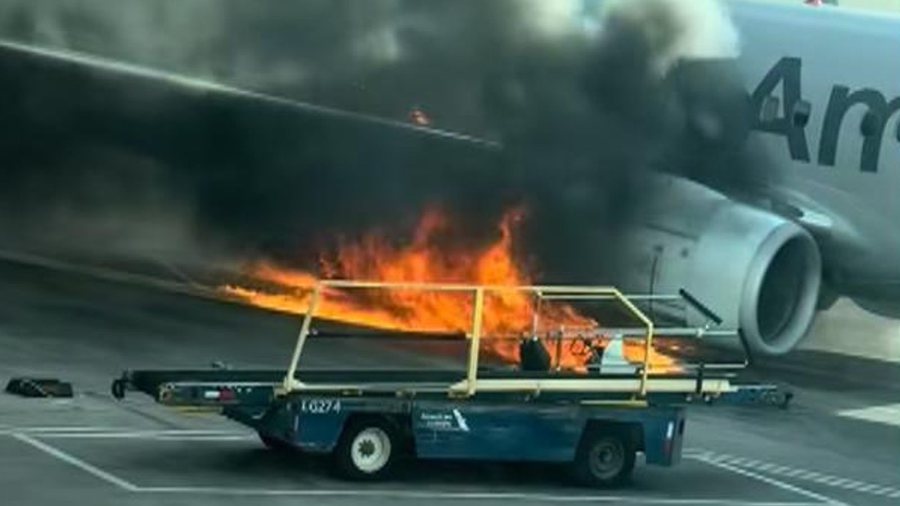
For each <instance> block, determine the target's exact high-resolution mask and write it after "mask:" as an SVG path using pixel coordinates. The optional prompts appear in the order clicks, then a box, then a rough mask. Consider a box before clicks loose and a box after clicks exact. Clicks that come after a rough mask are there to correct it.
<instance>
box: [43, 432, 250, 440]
mask: <svg viewBox="0 0 900 506" xmlns="http://www.w3.org/2000/svg"><path fill="white" fill-rule="evenodd" d="M41 439H137V440H141V441H255V440H257V439H258V438H257V437H254V436H251V435H248V434H223V435H220V436H217V435H206V434H198V435H191V434H184V435H179V434H171V435H168V434H148V433H144V432H136V433H128V432H95V433H90V434H41Z"/></svg>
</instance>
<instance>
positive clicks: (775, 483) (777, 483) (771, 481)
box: [695, 457, 849, 506]
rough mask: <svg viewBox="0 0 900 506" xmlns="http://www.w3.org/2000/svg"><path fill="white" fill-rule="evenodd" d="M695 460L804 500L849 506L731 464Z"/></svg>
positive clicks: (704, 458) (698, 458)
mask: <svg viewBox="0 0 900 506" xmlns="http://www.w3.org/2000/svg"><path fill="white" fill-rule="evenodd" d="M695 460H698V461H700V462H705V463H706V464H709V465H711V466H714V467H718V468H719V469H725V470H726V471H731V472H733V473H735V474H739V475H741V476H745V477H747V478H752V479H755V480H758V481H761V482H763V483H767V484H769V485H772V486H773V487H777V488H780V489H782V490H785V491H788V492H793V493H795V494H799V495H802V496H804V497H806V498H809V499H813V500H814V501H819V503H820V504H825V505H829V506H849V505H847V504H846V503H844V502H841V501H838V500H837V499H832V498H831V497H828V496H824V495H822V494H819V493H816V492H813V491H812V490H807V489H805V488H801V487H798V486H796V485H791V484H790V483H785V482H783V481H780V480H776V479H775V478H771V477H769V476H764V475H762V474H759V473H755V472H753V471H748V470H746V469H743V468H740V467H737V466H734V465H731V464H727V463H725V462H721V461H719V460H716V459H713V458H708V457H703V458H700V457H696V458H695Z"/></svg>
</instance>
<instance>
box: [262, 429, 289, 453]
mask: <svg viewBox="0 0 900 506" xmlns="http://www.w3.org/2000/svg"><path fill="white" fill-rule="evenodd" d="M257 434H259V440H260V441H262V443H263V444H264V445H266V448H268V449H270V450H272V451H273V452H278V453H293V452H296V451H297V449H296V448H294V447H293V446H291V445H290V444H289V443H288V442H286V441H283V440H281V439H278V438H277V437H272V436H268V435H266V434H263V433H262V432H258V433H257Z"/></svg>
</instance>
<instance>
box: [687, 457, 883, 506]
mask: <svg viewBox="0 0 900 506" xmlns="http://www.w3.org/2000/svg"><path fill="white" fill-rule="evenodd" d="M693 458H698V459H709V460H715V461H716V462H722V463H725V464H729V465H732V466H737V467H740V468H742V469H752V470H754V471H758V472H762V473H767V474H773V475H777V476H782V477H785V478H791V479H796V480H801V481H808V482H812V483H816V484H819V485H825V486H828V487H833V488H839V489H843V490H849V491H852V492H859V493H863V494H870V495H877V496H882V497H889V498H891V499H896V498H900V488H896V487H891V486H887V485H880V484H877V483H866V482H864V481H859V480H854V479H850V478H844V477H840V476H833V475H828V474H824V473H820V472H817V471H810V470H807V469H800V468H796V467H790V466H783V465H779V464H774V463H771V462H763V461H760V460H754V459H748V458H744V457H736V456H733V455H728V454H720V453H715V452H710V451H703V452H700V453H697V457H693Z"/></svg>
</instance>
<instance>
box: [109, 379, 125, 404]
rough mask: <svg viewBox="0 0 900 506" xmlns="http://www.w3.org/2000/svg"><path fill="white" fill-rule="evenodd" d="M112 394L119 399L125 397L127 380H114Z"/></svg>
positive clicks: (111, 388)
mask: <svg viewBox="0 0 900 506" xmlns="http://www.w3.org/2000/svg"><path fill="white" fill-rule="evenodd" d="M110 392H111V393H112V396H113V397H114V398H116V399H117V400H122V399H124V398H125V381H124V380H121V379H117V380H114V381H113V382H112V385H111V386H110Z"/></svg>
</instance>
